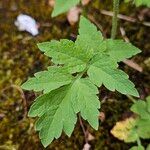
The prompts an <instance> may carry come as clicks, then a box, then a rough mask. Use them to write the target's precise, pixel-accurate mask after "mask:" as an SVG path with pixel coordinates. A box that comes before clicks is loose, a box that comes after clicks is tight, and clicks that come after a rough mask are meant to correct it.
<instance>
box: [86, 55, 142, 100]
mask: <svg viewBox="0 0 150 150" xmlns="http://www.w3.org/2000/svg"><path fill="white" fill-rule="evenodd" d="M115 66H116V64H115V62H114V61H113V60H112V59H111V58H110V57H109V56H104V55H101V56H100V57H99V59H96V61H95V62H94V61H93V62H92V64H91V66H90V67H89V69H88V72H87V73H88V75H89V78H90V80H91V81H92V82H93V83H94V84H96V85H97V86H101V85H102V84H103V85H104V86H105V87H106V88H107V89H109V90H111V91H115V90H117V91H118V92H120V93H122V94H128V95H133V96H136V97H138V96H139V94H138V92H137V90H136V89H135V88H134V84H133V83H132V82H131V81H130V80H128V75H127V74H126V73H124V72H123V71H121V70H119V69H116V67H115Z"/></svg>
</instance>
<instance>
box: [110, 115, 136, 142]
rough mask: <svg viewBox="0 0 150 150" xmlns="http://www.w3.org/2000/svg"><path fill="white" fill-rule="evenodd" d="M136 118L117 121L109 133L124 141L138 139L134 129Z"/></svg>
mask: <svg viewBox="0 0 150 150" xmlns="http://www.w3.org/2000/svg"><path fill="white" fill-rule="evenodd" d="M136 122H137V119H135V118H133V117H130V118H127V119H126V120H123V121H119V122H117V123H116V125H115V126H114V127H113V129H112V130H111V134H112V135H113V136H115V137H116V138H118V139H119V140H123V141H124V142H126V143H128V142H135V141H136V140H137V139H138V135H137V131H136V124H137V123H136Z"/></svg>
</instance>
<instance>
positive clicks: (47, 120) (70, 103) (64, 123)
mask: <svg viewBox="0 0 150 150" xmlns="http://www.w3.org/2000/svg"><path fill="white" fill-rule="evenodd" d="M96 94H98V90H97V87H96V86H95V85H93V84H92V83H91V82H90V80H89V79H77V80H76V81H75V82H74V83H73V84H70V85H66V86H63V87H60V88H59V89H56V90H53V91H51V92H50V93H47V94H44V95H42V96H40V97H38V98H37V99H36V100H35V102H34V104H33V105H32V106H31V108H30V111H29V116H30V117H36V116H38V117H39V119H38V121H37V123H36V130H38V131H40V138H41V141H42V143H43V145H44V146H45V147H46V146H47V145H48V144H50V143H51V142H52V140H53V139H54V138H58V137H59V136H60V135H61V133H62V130H63V131H64V132H65V133H66V134H67V135H68V136H70V135H71V133H72V131H73V129H74V124H75V123H76V113H78V112H80V113H81V116H82V117H83V118H84V119H85V120H87V121H88V122H89V123H90V124H91V126H92V127H93V128H95V129H98V114H99V111H98V109H99V108H100V102H99V100H98V97H97V96H96Z"/></svg>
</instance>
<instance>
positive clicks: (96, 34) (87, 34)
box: [75, 16, 106, 53]
mask: <svg viewBox="0 0 150 150" xmlns="http://www.w3.org/2000/svg"><path fill="white" fill-rule="evenodd" d="M102 41H103V36H102V33H101V32H100V31H98V30H97V28H96V26H95V25H94V24H92V23H91V22H90V21H89V20H87V19H86V18H85V17H83V16H81V18H80V23H79V35H78V36H77V40H76V42H75V43H76V44H77V45H80V46H81V47H83V48H85V49H86V50H92V51H94V52H95V53H97V52H103V51H104V50H105V49H106V46H105V45H101V43H102Z"/></svg>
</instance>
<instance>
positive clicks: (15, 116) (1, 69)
mask: <svg viewBox="0 0 150 150" xmlns="http://www.w3.org/2000/svg"><path fill="white" fill-rule="evenodd" d="M100 2H101V3H99V0H94V1H93V2H91V3H90V5H88V6H86V9H85V10H86V11H87V14H91V12H92V16H93V17H94V18H95V19H96V21H97V22H98V23H100V24H101V26H102V27H103V30H104V33H105V34H106V36H107V37H109V36H110V35H109V34H110V27H111V19H110V17H109V16H104V15H102V14H100V9H107V10H111V7H112V6H111V4H110V1H109V0H107V1H104V0H101V1H100ZM132 7H133V6H129V5H128V4H126V5H124V4H121V12H122V13H127V14H128V15H130V14H132V15H134V14H135V12H136V11H137V9H135V10H133V9H131V8H132ZM51 11H52V9H51V8H50V7H49V6H48V4H47V2H46V1H43V0H38V1H37V0H30V1H26V0H20V1H19V2H18V1H17V0H11V1H9V2H6V0H2V1H0V22H1V24H0V43H1V44H0V149H5V148H6V149H20V150H26V149H28V150H33V149H34V150H42V149H44V148H43V146H42V145H41V143H40V140H39V137H38V135H37V133H36V132H35V131H34V127H33V124H34V120H33V119H29V118H23V116H24V112H25V111H24V105H23V101H22V94H21V93H20V91H19V90H18V89H16V88H13V87H12V85H17V86H19V85H21V83H22V82H24V81H25V80H26V79H27V78H28V77H29V76H32V75H33V74H34V73H35V72H37V71H40V70H44V69H46V67H47V66H48V65H50V64H51V62H50V59H49V58H47V57H46V56H44V55H43V54H41V52H40V51H39V50H38V48H37V46H36V43H38V42H42V41H49V40H51V39H60V38H71V34H72V33H74V34H77V25H76V26H75V27H70V25H69V23H68V22H67V20H66V18H65V15H62V16H60V17H57V18H53V19H52V18H51V17H50V14H51ZM20 13H26V14H28V15H31V16H32V17H34V18H35V19H36V20H37V21H38V22H39V24H40V34H39V35H38V36H36V37H32V36H30V35H29V34H28V33H26V32H19V31H18V30H17V29H16V27H15V26H14V20H15V19H16V17H17V15H18V14H20ZM120 23H121V25H122V26H123V27H125V29H126V32H127V36H128V37H129V38H130V39H131V42H133V43H134V44H135V45H137V46H138V47H140V48H141V49H143V52H142V54H140V55H138V56H137V57H135V60H136V61H137V62H138V63H139V64H140V65H143V67H144V66H146V64H145V63H144V60H148V59H149V58H148V54H149V52H148V50H149V49H150V44H149V42H148V39H149V35H148V34H147V33H148V32H147V30H149V29H148V28H146V27H145V26H141V25H139V24H138V25H137V24H132V23H128V22H125V21H120ZM45 24H48V26H45ZM118 37H120V34H118ZM121 67H122V68H123V69H125V70H126V71H127V72H128V73H129V74H130V77H131V79H132V80H133V81H134V82H135V83H136V85H137V87H138V88H139V91H140V92H141V93H142V94H144V96H146V95H148V94H149V93H150V91H149V89H148V88H149V85H148V82H150V79H149V78H148V76H147V75H146V74H139V73H137V72H136V71H133V70H131V69H130V68H129V67H126V66H124V65H122V64H121ZM145 68H146V67H145ZM145 72H146V73H147V74H148V72H149V70H148V69H146V70H145ZM139 78H140V80H139ZM140 84H142V85H143V86H139V85H140ZM106 95H107V96H108V97H109V98H112V99H114V98H115V99H118V100H114V101H113V102H111V101H109V100H108V101H106V103H105V104H104V105H103V106H102V111H104V112H105V114H106V120H105V122H104V123H101V126H100V128H99V130H98V131H94V130H93V129H91V128H90V127H89V126H88V124H87V123H86V122H85V125H86V126H87V127H88V128H89V130H90V132H91V133H92V134H93V135H94V137H95V140H93V141H91V142H90V144H91V146H92V149H95V150H99V149H103V150H110V149H111V150H113V149H114V150H116V149H117V150H126V149H128V147H129V145H128V144H125V143H123V142H121V141H118V140H116V139H115V138H114V137H113V136H112V135H111V134H110V129H111V128H112V126H113V125H114V124H115V122H116V121H117V120H118V119H120V118H121V115H122V113H124V112H126V111H127V110H128V109H129V106H130V105H131V103H130V102H129V101H128V100H126V97H125V96H122V95H121V94H116V93H115V94H112V93H111V92H108V91H107V90H106V89H104V88H102V90H101V91H100V97H104V96H106ZM25 97H26V103H27V104H26V105H27V106H26V107H27V109H29V106H30V105H31V103H32V101H33V99H34V98H35V94H34V93H33V92H25ZM84 143H85V142H84V135H83V132H82V130H81V127H80V125H79V123H77V126H76V128H75V131H74V132H73V134H72V136H71V138H68V137H67V136H65V135H62V137H61V138H59V139H58V140H56V141H54V142H53V143H52V144H51V145H50V146H49V147H48V148H47V149H53V150H54V149H55V150H61V149H62V150H64V149H68V150H72V149H74V150H76V149H77V150H78V149H82V148H83V145H84Z"/></svg>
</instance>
